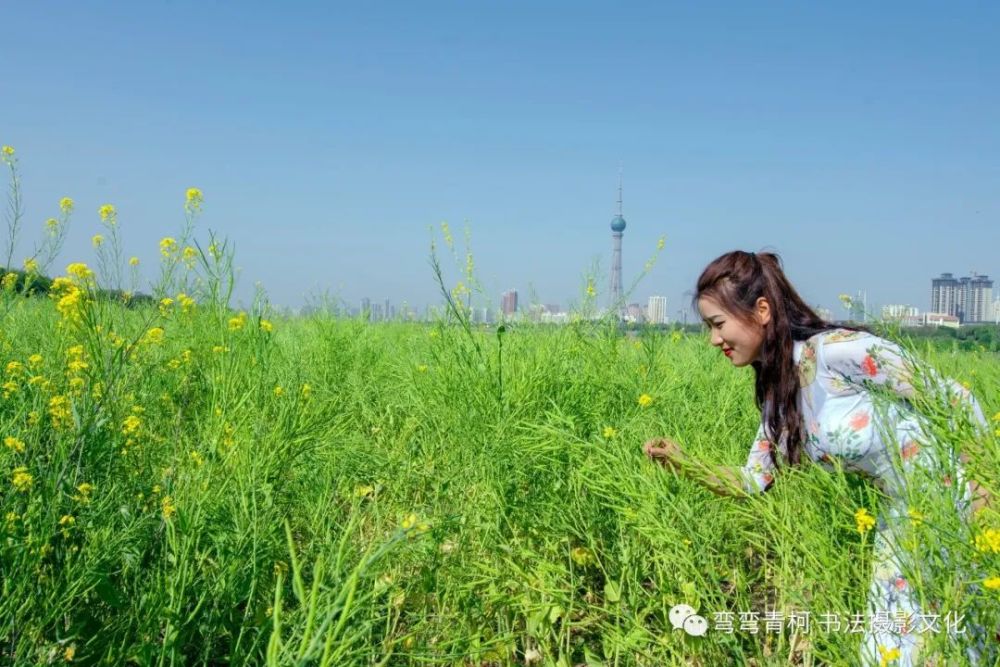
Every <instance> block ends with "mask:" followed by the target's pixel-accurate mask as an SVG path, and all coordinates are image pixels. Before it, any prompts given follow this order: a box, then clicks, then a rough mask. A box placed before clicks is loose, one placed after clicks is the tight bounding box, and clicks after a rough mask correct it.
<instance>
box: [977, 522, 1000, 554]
mask: <svg viewBox="0 0 1000 667" xmlns="http://www.w3.org/2000/svg"><path fill="white" fill-rule="evenodd" d="M976 551H980V552H983V553H987V552H988V553H995V554H1000V530H998V529H996V528H987V529H986V530H984V531H983V532H981V533H979V534H978V535H976Z"/></svg>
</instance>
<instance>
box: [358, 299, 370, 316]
mask: <svg viewBox="0 0 1000 667" xmlns="http://www.w3.org/2000/svg"><path fill="white" fill-rule="evenodd" d="M358 314H359V315H360V316H361V319H363V320H371V319H372V300H371V299H369V298H368V297H365V298H363V299H361V308H360V310H359V312H358Z"/></svg>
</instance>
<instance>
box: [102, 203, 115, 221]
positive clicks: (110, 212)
mask: <svg viewBox="0 0 1000 667" xmlns="http://www.w3.org/2000/svg"><path fill="white" fill-rule="evenodd" d="M97 212H98V213H100V215H101V221H102V222H109V221H113V220H114V218H115V216H117V215H118V212H117V211H115V207H114V206H112V205H111V204H104V205H103V206H101V208H99V209H97Z"/></svg>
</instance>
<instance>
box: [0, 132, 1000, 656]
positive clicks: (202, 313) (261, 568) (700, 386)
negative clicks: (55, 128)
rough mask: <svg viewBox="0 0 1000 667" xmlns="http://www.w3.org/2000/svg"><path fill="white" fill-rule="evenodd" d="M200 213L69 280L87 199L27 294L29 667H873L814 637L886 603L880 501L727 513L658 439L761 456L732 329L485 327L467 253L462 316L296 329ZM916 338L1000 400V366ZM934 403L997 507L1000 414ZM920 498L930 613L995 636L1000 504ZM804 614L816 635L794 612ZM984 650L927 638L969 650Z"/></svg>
mask: <svg viewBox="0 0 1000 667" xmlns="http://www.w3.org/2000/svg"><path fill="white" fill-rule="evenodd" d="M12 154H13V153H12V152H11V153H10V154H7V153H5V154H4V155H5V162H7V163H8V164H9V165H10V166H11V174H12V176H13V178H12V186H11V191H10V192H11V196H10V201H9V204H10V210H11V212H12V218H11V220H9V221H8V224H9V230H10V234H9V237H10V239H11V244H10V246H11V247H14V245H15V243H14V241H16V238H17V232H18V227H19V222H20V202H19V193H18V189H17V188H18V181H17V174H16V170H15V169H14V162H13V160H12V159H11V158H10V156H11V155H12ZM200 203H201V193H200V192H199V191H197V190H195V189H191V190H189V191H188V196H187V202H186V206H185V211H186V222H185V226H184V229H183V230H182V232H181V234H180V235H179V236H178V238H177V239H173V238H167V239H164V240H163V241H162V242H161V243H160V251H161V260H162V261H161V264H160V266H158V267H157V270H158V271H159V277H158V278H157V279H156V280H154V281H152V288H151V289H150V290H149V291H150V292H151V295H146V296H143V295H141V294H139V293H137V292H136V291H135V288H136V286H137V285H139V284H140V282H139V279H138V278H139V274H138V266H137V261H126V260H125V259H124V254H123V253H122V252H121V248H122V244H121V239H120V237H119V228H118V224H117V218H116V214H115V212H114V209H113V207H110V206H107V207H102V209H101V211H100V217H101V221H102V225H103V229H104V233H103V234H102V235H101V236H100V237H99V238H95V239H94V241H93V243H94V246H95V248H96V254H97V264H96V266H97V267H98V271H97V272H96V273H95V272H94V271H93V270H92V269H91V268H90V267H88V266H87V265H85V264H81V263H74V264H70V265H69V266H68V267H67V268H66V275H64V276H61V277H58V278H56V279H55V280H54V281H53V280H49V279H48V278H45V277H43V275H42V274H44V273H45V272H46V269H47V267H48V266H49V265H50V264H51V262H52V259H53V258H54V257H56V256H57V255H58V254H59V250H60V248H61V244H62V241H63V239H64V238H65V227H66V224H67V223H68V218H69V215H70V213H72V209H73V202H72V201H70V200H68V199H65V200H63V201H62V202H61V203H60V211H61V215H60V218H58V219H53V220H52V221H50V223H49V224H47V225H46V229H45V231H44V236H43V241H42V242H41V244H40V245H38V246H36V252H35V254H34V255H33V256H32V257H29V258H28V260H26V261H25V262H24V267H25V271H24V272H13V271H9V270H8V271H5V272H4V275H3V277H2V278H0V373H2V377H0V380H2V385H0V438H2V439H3V444H4V446H3V447H0V475H2V476H0V515H2V520H0V581H2V596H0V663H3V664H19V665H35V664H56V663H63V662H76V663H80V664H103V665H122V664H135V665H153V664H155V665H219V664H235V665H258V664H269V665H293V664H294V665H469V666H472V665H508V664H522V665H524V664H527V665H546V666H549V665H554V666H558V667H570V666H576V665H588V666H589V667H593V666H595V665H609V666H610V665H650V666H652V665H674V664H675V665H705V666H715V665H729V664H747V665H772V664H773V665H779V664H781V665H785V664H817V665H818V664H832V665H845V664H854V663H855V662H856V656H857V653H858V645H859V642H860V639H861V635H860V634H856V633H851V632H845V631H840V632H836V631H822V629H821V628H819V627H817V621H818V620H819V617H820V616H821V615H824V614H829V615H831V616H832V615H837V616H838V617H843V618H844V619H845V622H846V619H847V618H848V617H849V616H850V615H851V614H856V613H863V612H864V611H865V596H866V591H867V588H868V582H869V579H870V576H871V571H872V558H871V551H872V549H871V537H872V533H871V532H870V531H869V530H867V529H866V527H865V526H864V525H862V523H861V522H859V521H856V518H855V513H856V512H857V511H858V510H859V509H865V510H867V511H868V512H870V513H872V514H874V515H875V516H878V515H879V512H880V507H881V503H880V500H879V498H878V494H877V492H876V491H875V490H874V488H873V487H872V486H870V485H869V484H867V483H866V482H864V481H862V480H859V479H855V478H852V477H849V476H845V475H843V474H839V473H835V474H831V473H827V472H824V471H822V470H820V469H819V468H818V467H815V466H806V467H803V468H799V469H794V470H789V471H783V472H782V474H781V475H780V476H779V477H778V482H777V483H776V484H775V486H774V489H773V490H771V491H769V492H768V493H766V494H764V495H762V496H757V497H754V498H749V499H742V500H737V499H729V498H719V497H717V496H715V495H712V494H710V493H709V492H707V491H706V490H705V489H704V488H703V487H702V486H700V485H699V484H697V483H695V482H693V481H691V480H690V479H687V478H678V477H676V476H675V475H674V474H673V473H669V472H667V471H665V470H663V469H661V468H659V467H657V466H656V465H655V464H653V463H651V462H649V461H648V460H646V459H645V458H644V456H643V454H642V453H641V449H640V448H641V445H642V443H643V442H644V441H645V440H646V439H648V438H650V437H654V436H659V435H668V436H671V437H673V438H676V439H677V440H678V441H679V442H680V443H681V444H682V445H683V446H684V447H685V449H686V450H687V451H688V452H690V453H691V454H693V455H694V456H695V457H696V458H697V460H699V461H701V462H704V463H705V464H706V465H721V464H725V465H740V464H742V463H743V462H744V461H745V459H746V455H747V451H748V449H749V447H750V446H751V442H752V439H753V436H754V433H755V432H756V426H757V423H758V420H759V415H758V412H757V409H756V407H755V406H754V404H753V399H752V377H751V372H750V371H749V370H743V371H734V370H733V369H732V368H731V365H730V363H729V362H728V361H727V360H726V359H725V358H724V357H722V355H720V354H718V351H717V350H714V349H712V348H711V347H710V346H709V345H708V343H707V341H706V339H705V337H704V336H700V335H694V334H684V333H681V332H680V331H673V332H670V331H659V330H654V329H649V330H643V331H640V332H631V333H630V334H629V335H623V334H622V332H621V331H620V329H619V328H618V326H617V325H616V324H615V323H612V322H609V321H607V320H601V319H599V318H594V317H592V316H593V315H594V311H593V306H594V296H595V294H594V291H595V290H594V289H593V284H592V283H590V284H588V285H587V287H586V288H585V290H584V294H585V296H584V298H583V300H582V303H583V307H582V308H581V310H580V312H579V313H578V314H577V315H578V316H577V317H575V318H574V321H573V323H572V324H570V325H567V326H562V327H543V326H532V325H528V324H507V325H505V326H501V327H498V328H493V327H489V328H480V327H477V326H475V325H472V324H470V323H469V321H468V318H467V312H468V311H467V310H465V309H463V307H462V306H461V305H460V303H461V302H462V301H463V299H467V298H468V297H469V294H470V292H469V291H470V289H472V290H475V281H474V270H473V264H472V259H471V255H470V256H468V257H467V258H466V260H467V261H466V262H465V276H464V278H465V284H462V283H458V284H457V285H456V286H455V287H454V288H451V289H449V288H448V287H447V286H446V283H447V284H450V281H446V279H445V278H444V276H443V275H442V274H443V273H444V272H442V271H440V270H439V266H440V265H439V264H438V262H437V261H436V259H435V260H434V261H433V265H434V267H435V269H438V271H437V273H436V275H437V277H438V280H439V282H440V286H441V288H442V295H443V296H444V298H445V300H446V301H447V302H448V303H449V305H450V308H449V310H448V312H447V314H446V316H444V317H443V318H442V320H441V321H439V322H438V323H436V324H417V323H384V324H372V323H369V322H366V321H361V320H350V319H336V318H333V317H330V316H328V315H325V314H323V313H317V314H314V315H311V316H309V317H297V318H291V317H279V316H277V315H274V314H272V313H271V311H270V309H269V307H268V305H267V301H266V299H265V298H263V296H262V295H260V294H258V298H257V299H256V300H255V301H254V303H253V305H252V306H251V307H250V308H249V309H248V310H246V311H235V310H232V309H231V308H230V306H229V304H230V301H231V292H232V279H233V270H232V267H233V254H232V249H231V248H230V247H228V246H227V245H226V244H224V243H222V242H221V241H219V240H217V239H215V238H209V239H208V240H207V241H206V242H204V243H203V244H196V243H195V242H194V240H193V239H194V234H193V230H194V227H195V219H196V217H197V213H198V211H199V209H200ZM445 234H446V239H445V241H446V245H447V246H448V248H449V249H452V250H453V246H452V243H451V240H450V237H449V236H448V233H447V230H445ZM660 247H661V248H662V243H661V245H660ZM8 254H9V253H8ZM456 257H457V255H456ZM6 265H7V266H8V267H9V266H10V265H11V259H10V257H8V258H7V262H6ZM126 272H130V273H131V277H130V279H129V280H126V278H125V277H124V274H125V273H126ZM460 272H461V271H460ZM429 279H430V278H429ZM128 282H131V285H132V287H131V288H130V289H125V287H124V286H125V285H126V284H128ZM111 288H114V289H111ZM916 351H917V353H918V354H919V355H921V356H923V357H924V358H925V359H927V360H928V361H931V362H932V363H933V364H934V365H935V366H936V367H937V368H938V369H939V370H941V371H942V372H943V373H945V374H946V375H948V376H950V377H953V378H956V379H957V380H959V381H961V382H963V383H965V384H966V385H967V386H968V387H969V388H970V389H971V390H972V391H973V392H974V393H975V395H976V396H978V397H979V399H980V401H981V402H982V404H983V407H984V409H985V410H986V412H987V414H988V415H995V414H997V411H998V410H1000V397H998V395H997V391H996V388H997V386H1000V358H998V356H997V354H996V353H995V352H991V351H988V349H987V348H985V347H983V348H980V349H978V350H975V349H974V350H971V351H962V352H958V351H954V350H953V351H940V350H935V349H934V348H932V347H930V346H928V345H926V344H925V345H923V347H920V348H918V349H917V350H916ZM927 409H928V415H929V419H931V423H932V425H933V433H934V435H935V442H934V443H930V444H934V445H936V446H940V447H947V448H951V449H955V448H958V449H961V450H963V451H965V452H967V453H968V454H969V455H970V456H971V457H972V460H971V462H970V464H969V468H968V469H969V472H970V473H971V474H972V476H973V477H974V478H976V479H977V480H978V481H979V482H980V483H981V484H982V485H983V486H984V487H985V488H988V489H990V490H991V491H992V493H993V495H994V497H996V496H997V494H998V491H1000V447H998V438H997V435H998V433H997V431H998V426H1000V424H998V421H1000V414H997V416H995V417H993V418H992V419H993V421H992V422H991V424H990V432H989V433H986V434H983V433H981V432H980V433H978V434H975V435H970V434H973V433H974V432H973V431H972V430H971V426H970V424H969V423H968V420H963V419H960V418H956V417H955V416H954V414H953V413H954V411H953V410H950V409H949V408H948V406H947V405H946V406H945V409H944V410H943V411H941V410H938V411H937V412H935V410H934V405H933V404H930V403H929V404H928V406H927ZM913 489H914V498H913V508H914V510H915V511H918V512H919V515H918V516H919V519H918V518H916V516H915V517H914V519H913V527H912V540H910V541H909V542H908V543H907V545H906V548H907V549H908V550H909V551H910V552H912V553H913V554H914V555H915V557H916V558H917V560H918V561H920V562H922V563H924V569H923V570H922V571H921V572H920V573H914V576H916V577H917V579H915V580H916V581H919V582H920V586H918V589H919V590H920V592H921V594H922V595H923V596H924V598H925V602H936V603H937V604H939V605H940V607H939V611H940V613H941V614H942V615H945V614H963V615H965V616H966V618H967V619H968V626H967V627H969V628H972V627H976V624H978V627H980V628H996V627H998V624H1000V595H998V594H1000V591H998V590H997V589H1000V516H998V514H997V511H996V509H995V508H993V509H988V510H985V511H983V512H981V513H979V514H978V515H977V516H976V518H975V521H974V525H971V526H969V525H967V524H963V523H961V522H960V521H958V520H957V518H956V517H955V516H952V515H953V514H954V512H953V511H952V509H951V507H950V505H949V503H948V502H946V501H945V500H944V494H942V493H940V487H939V486H938V485H937V483H936V482H929V481H928V480H917V483H915V484H914V485H913ZM942 548H944V549H946V550H947V553H948V554H949V555H948V558H947V560H943V559H942V553H943V552H942ZM682 602H683V603H686V604H689V605H691V606H692V607H694V608H695V609H696V610H697V611H698V612H699V613H700V614H702V615H703V616H705V617H706V618H707V619H708V620H709V621H710V622H714V621H715V620H716V618H717V617H716V616H715V615H716V614H720V613H732V614H734V615H735V616H736V618H737V622H736V625H737V627H736V628H735V630H734V631H733V632H726V631H723V630H721V629H719V628H718V627H716V626H715V625H714V623H713V628H712V629H711V630H710V632H709V633H708V634H706V635H705V636H701V637H698V636H689V635H687V634H686V633H685V632H684V631H683V630H680V629H675V628H673V627H672V625H671V623H670V619H669V615H668V614H669V610H670V609H671V607H673V606H674V605H675V604H678V603H682ZM768 612H771V613H772V614H774V615H776V616H775V617H776V618H778V621H777V627H776V628H775V629H774V631H771V629H770V627H769V626H768V625H766V623H765V614H766V613H768ZM806 612H807V613H809V614H811V615H812V618H813V619H814V620H813V626H812V629H811V630H810V631H806V630H805V629H801V630H796V629H794V628H793V627H792V625H791V624H786V623H785V622H783V621H782V619H791V617H792V616H793V615H796V614H802V613H806ZM752 613H757V614H759V619H758V620H756V621H755V620H754V619H751V618H750V617H749V615H750V614H752ZM741 614H742V615H745V617H744V618H745V619H746V621H747V622H748V623H750V622H751V621H754V622H753V623H752V624H751V625H753V628H754V629H756V630H757V631H756V632H751V631H750V629H749V625H748V626H747V627H741V624H740V621H741V620H743V618H741V617H740V615H741ZM773 620H774V619H773V618H772V621H773ZM980 634H982V633H980ZM973 635H974V633H973V632H972V631H971V630H970V631H968V632H967V633H966V634H964V635H960V636H959V637H958V640H957V642H953V643H950V644H949V643H947V642H946V641H945V639H946V636H945V635H941V636H935V637H933V638H932V639H933V641H931V642H930V645H929V647H930V649H931V650H934V651H939V652H940V653H941V654H942V655H947V656H961V655H962V651H963V648H964V644H967V643H969V642H970V641H971V640H972V638H974V637H973ZM886 657H887V660H886V661H885V662H889V660H888V658H889V657H890V656H886ZM957 664H962V662H961V659H959V661H958V663H957Z"/></svg>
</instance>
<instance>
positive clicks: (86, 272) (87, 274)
mask: <svg viewBox="0 0 1000 667" xmlns="http://www.w3.org/2000/svg"><path fill="white" fill-rule="evenodd" d="M66 273H68V274H69V275H71V276H73V277H75V278H78V279H80V280H87V279H88V278H93V277H94V272H93V271H91V270H90V267H88V266H87V265H86V264H84V263H83V262H73V263H72V264H70V265H69V266H67V267H66Z"/></svg>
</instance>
